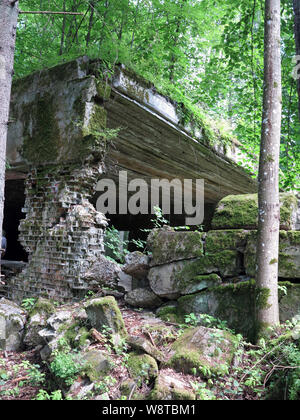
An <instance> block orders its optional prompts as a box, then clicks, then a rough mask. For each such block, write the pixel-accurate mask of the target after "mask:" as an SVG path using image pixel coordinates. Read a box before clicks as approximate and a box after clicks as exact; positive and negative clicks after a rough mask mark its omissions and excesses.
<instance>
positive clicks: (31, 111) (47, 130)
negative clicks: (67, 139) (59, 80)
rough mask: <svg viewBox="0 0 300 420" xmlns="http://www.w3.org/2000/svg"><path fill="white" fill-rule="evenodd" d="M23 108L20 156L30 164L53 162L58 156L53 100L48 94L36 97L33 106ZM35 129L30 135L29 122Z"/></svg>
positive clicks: (57, 133) (56, 125)
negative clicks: (22, 136) (23, 134)
mask: <svg viewBox="0 0 300 420" xmlns="http://www.w3.org/2000/svg"><path fill="white" fill-rule="evenodd" d="M27 107H28V109H27V110H26V109H25V108H24V115H23V117H24V118H25V119H26V121H24V123H25V126H24V131H25V133H26V134H25V136H24V143H23V146H22V150H21V151H20V152H21V155H22V156H23V157H24V158H25V159H26V160H27V161H28V162H30V163H34V164H42V163H46V162H47V163H50V162H55V161H56V160H57V158H58V155H59V148H60V146H61V145H60V131H59V127H58V122H57V117H56V113H55V112H56V110H55V106H54V103H53V98H52V97H51V95H50V94H49V93H44V94H43V95H38V97H37V99H36V101H35V102H34V103H33V104H30V105H28V106H27ZM31 121H32V123H33V126H34V127H35V129H34V131H33V132H32V134H31V129H30V126H29V125H30V122H31Z"/></svg>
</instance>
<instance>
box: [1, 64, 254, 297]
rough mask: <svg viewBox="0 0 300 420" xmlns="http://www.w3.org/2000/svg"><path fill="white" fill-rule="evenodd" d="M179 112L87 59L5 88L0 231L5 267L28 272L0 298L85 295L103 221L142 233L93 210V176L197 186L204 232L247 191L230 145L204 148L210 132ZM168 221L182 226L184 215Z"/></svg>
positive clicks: (248, 181)
mask: <svg viewBox="0 0 300 420" xmlns="http://www.w3.org/2000/svg"><path fill="white" fill-rule="evenodd" d="M183 113H184V109H183V108H182V106H181V105H180V104H176V103H175V102H173V101H172V100H171V99H170V98H167V97H166V96H164V95H162V94H160V93H159V92H157V90H156V89H155V87H154V86H153V85H151V84H150V83H149V82H147V81H145V80H143V79H142V78H140V77H139V76H137V75H136V74H134V73H132V72H131V71H129V70H128V69H126V68H125V67H124V66H118V67H117V69H116V70H115V72H114V74H113V75H112V74H108V72H107V71H106V70H103V63H101V62H99V61H97V60H90V59H89V58H87V57H82V58H79V59H77V60H74V61H72V62H69V63H66V64H62V65H60V66H57V67H54V68H51V69H48V70H43V71H40V72H37V73H34V74H32V75H30V76H28V77H26V78H24V79H20V80H17V81H16V82H15V83H14V85H13V91H12V101H11V115H10V124H9V133H8V144H7V161H8V164H9V169H7V174H6V193H5V202H6V207H5V220H4V229H5V230H6V231H7V236H8V243H9V247H8V250H7V259H9V260H15V261H25V262H27V259H28V264H27V265H26V267H25V268H24V267H23V266H22V268H23V270H22V271H21V272H20V273H19V274H18V275H16V276H14V277H12V278H11V279H10V280H9V282H7V285H6V290H5V293H6V295H7V296H8V297H9V298H11V299H14V300H21V299H23V298H25V297H28V296H32V295H34V296H38V295H46V296H47V297H52V298H55V299H57V300H60V301H68V300H70V299H73V298H74V296H75V297H76V296H78V295H79V294H80V293H81V292H82V291H86V290H89V288H90V284H89V282H88V280H87V279H86V277H85V273H86V272H87V270H88V268H89V267H90V266H91V264H92V263H93V262H94V261H95V260H97V258H98V257H99V255H100V254H103V252H104V234H105V228H106V226H107V225H108V221H107V218H108V219H110V223H111V224H113V225H114V226H115V227H116V228H117V229H119V230H122V231H130V232H131V235H132V237H137V236H138V234H139V233H138V232H139V229H140V228H145V227H147V228H149V227H151V222H150V220H151V218H152V216H151V215H134V216H133V215H127V214H126V215H119V214H116V215H103V214H101V213H99V212H97V211H96V209H95V203H96V200H97V194H96V191H95V188H96V185H97V182H98V181H99V180H100V179H101V178H103V177H105V178H109V179H112V180H114V181H115V182H116V184H117V183H118V173H119V171H121V170H122V171H127V173H128V178H129V180H131V179H135V178H142V179H144V180H145V181H146V182H147V184H149V183H150V181H151V179H153V178H159V179H167V180H172V179H174V178H178V179H180V180H184V179H193V180H195V179H204V181H205V190H204V192H205V220H204V224H205V225H206V226H209V224H210V220H211V216H212V213H213V210H214V208H215V206H216V204H217V202H219V200H220V199H222V198H223V197H225V196H227V195H229V194H243V193H251V192H256V182H255V180H253V179H252V178H251V176H250V175H249V174H248V173H247V172H246V171H245V170H244V169H243V168H242V167H241V166H239V165H238V164H237V162H238V161H239V160H240V159H241V157H242V155H243V152H242V150H241V148H240V145H239V144H238V142H236V141H235V140H234V139H233V140H232V141H231V142H230V143H228V140H227V142H224V141H222V135H221V134H220V133H217V132H216V133H215V134H216V138H217V137H218V139H219V141H218V142H216V143H215V144H213V143H212V142H211V141H210V138H209V130H213V127H212V128H210V129H208V128H207V127H205V126H201V124H199V123H196V121H193V119H191V120H190V121H189V123H186V124H185V123H184V118H182V115H183ZM112 130H116V131H115V133H116V135H114V136H113V137H112V138H111V139H110V137H111V133H112ZM105 216H107V217H105ZM170 220H171V225H175V226H176V225H183V224H184V215H182V216H179V215H175V214H171V216H170ZM17 229H18V231H17Z"/></svg>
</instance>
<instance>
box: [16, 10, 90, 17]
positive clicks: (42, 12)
mask: <svg viewBox="0 0 300 420" xmlns="http://www.w3.org/2000/svg"><path fill="white" fill-rule="evenodd" d="M19 13H20V14H21V15H80V16H83V15H84V13H80V12H51V11H46V10H42V11H28V12H27V11H24V10H20V11H19Z"/></svg>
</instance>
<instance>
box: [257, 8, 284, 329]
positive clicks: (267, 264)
mask: <svg viewBox="0 0 300 420" xmlns="http://www.w3.org/2000/svg"><path fill="white" fill-rule="evenodd" d="M281 109H282V105H281V60H280V0H266V6H265V47H264V97H263V116H262V132H261V145H260V159H259V175H258V178H259V179H258V181H259V191H258V207H259V214H258V218H259V221H258V242H257V283H256V284H257V292H258V297H257V302H256V303H257V307H256V315H257V321H258V336H261V335H264V332H265V330H266V328H267V327H269V326H272V325H276V324H278V323H279V309H278V249H279V219H280V208H279V185H278V184H279V183H278V174H279V150H280V132H281Z"/></svg>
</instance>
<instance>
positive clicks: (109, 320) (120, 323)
mask: <svg viewBox="0 0 300 420" xmlns="http://www.w3.org/2000/svg"><path fill="white" fill-rule="evenodd" d="M84 308H85V310H86V313H87V316H88V319H89V322H90V324H91V326H92V327H94V328H96V329H97V330H98V331H101V330H102V329H103V327H108V328H110V329H111V332H112V333H115V334H119V335H120V337H124V338H125V337H127V331H126V328H125V324H124V320H123V318H122V314H121V311H120V309H119V307H118V304H117V302H116V300H115V298H114V297H113V296H106V297H102V298H95V299H91V300H89V301H88V302H86V303H85V305H84Z"/></svg>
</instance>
